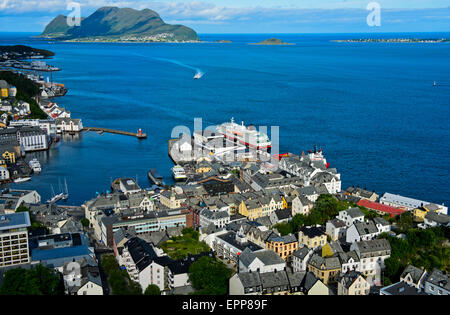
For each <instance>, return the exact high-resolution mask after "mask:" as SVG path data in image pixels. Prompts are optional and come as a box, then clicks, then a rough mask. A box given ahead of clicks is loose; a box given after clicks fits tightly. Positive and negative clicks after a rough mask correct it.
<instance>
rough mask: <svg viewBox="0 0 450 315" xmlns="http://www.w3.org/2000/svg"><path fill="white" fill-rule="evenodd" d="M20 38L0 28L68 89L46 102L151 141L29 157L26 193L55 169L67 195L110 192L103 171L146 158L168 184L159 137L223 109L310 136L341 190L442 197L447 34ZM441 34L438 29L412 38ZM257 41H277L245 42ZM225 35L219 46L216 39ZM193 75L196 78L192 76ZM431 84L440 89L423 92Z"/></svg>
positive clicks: (292, 139) (137, 173)
mask: <svg viewBox="0 0 450 315" xmlns="http://www.w3.org/2000/svg"><path fill="white" fill-rule="evenodd" d="M29 35H30V34H0V44H27V45H32V46H34V47H37V48H44V49H49V50H51V51H54V52H55V53H56V56H55V57H54V58H53V60H51V61H49V63H50V64H52V65H55V66H57V67H61V68H62V69H63V70H62V71H61V72H58V73H54V80H55V81H57V82H61V83H64V84H65V85H66V86H67V87H68V88H69V92H68V94H67V95H66V96H65V97H62V98H59V99H57V103H58V104H59V105H60V106H63V107H65V108H67V109H68V110H70V111H71V112H72V117H74V118H82V119H83V124H84V125H85V126H96V127H109V128H115V129H121V130H127V131H137V130H138V128H142V129H143V131H144V132H146V133H147V134H148V136H149V138H148V139H147V140H143V141H139V140H137V139H135V138H132V137H126V136H119V135H110V134H103V135H99V134H97V133H92V132H90V133H82V134H81V135H80V137H79V138H73V139H72V138H71V137H67V138H65V139H64V140H63V141H62V142H61V143H60V144H58V145H57V146H55V147H53V148H52V149H51V150H50V151H49V152H41V153H38V154H37V156H38V158H39V159H40V160H41V161H43V162H44V163H43V172H42V174H40V175H38V176H35V177H33V179H32V181H30V182H28V183H24V184H20V185H13V186H15V187H22V188H33V189H37V190H38V191H39V192H40V193H41V195H42V196H43V199H47V198H49V197H50V195H51V185H53V186H54V188H55V190H57V189H58V181H59V180H61V181H62V180H63V179H64V178H67V183H68V186H69V191H70V199H69V201H68V204H73V205H77V204H81V203H82V202H84V201H86V200H88V199H90V198H92V197H94V196H95V193H96V192H101V191H106V190H107V189H109V185H110V182H111V179H114V178H117V177H125V176H127V177H137V178H138V182H139V184H140V185H141V186H143V187H148V186H150V184H149V183H148V180H147V177H146V172H147V171H148V169H149V168H151V167H156V168H157V169H158V170H159V172H160V173H161V175H163V176H164V177H165V178H166V179H167V181H169V179H170V175H171V174H170V168H171V167H172V166H173V164H172V162H171V160H170V159H169V157H168V155H167V141H168V140H169V139H170V137H171V130H172V128H173V127H175V126H177V125H186V126H189V127H190V128H191V129H193V121H194V118H195V117H201V118H203V123H204V125H209V124H220V123H222V122H224V121H228V120H229V119H230V118H231V117H234V118H235V119H236V120H237V121H239V122H240V121H241V120H243V121H244V122H245V123H246V124H250V123H252V124H254V125H256V126H269V127H270V126H279V128H280V152H293V153H301V152H302V150H305V151H307V150H309V149H311V148H312V147H313V145H314V144H317V145H318V146H319V147H321V148H322V149H323V151H324V154H325V156H326V158H327V160H328V162H330V164H331V167H336V168H337V169H338V171H339V172H340V173H341V178H342V181H343V188H344V189H345V188H347V187H348V186H349V185H359V186H361V187H366V188H367V189H370V190H375V191H377V192H378V193H380V194H383V193H384V192H391V193H398V194H402V195H405V196H409V197H412V198H418V199H421V200H425V201H430V202H436V203H445V204H448V203H449V202H450V188H449V187H450V186H449V185H448V181H449V179H450V176H449V175H450V127H449V121H450V119H449V118H450V109H449V105H450V101H449V100H450V43H446V44H445V43H442V44H383V43H335V42H331V41H330V40H333V39H350V38H361V37H375V36H377V37H406V36H411V34H378V35H374V34H365V35H361V34H353V35H352V34H315V35H314V34H307V35H306V34H296V35H291V34H270V35H267V34H266V35H265V34H239V35H238V34H204V35H200V38H201V39H202V40H204V41H209V42H206V43H200V44H198V43H197V44H104V43H58V42H55V43H51V42H47V41H36V40H32V39H30V38H29V37H28V36H29ZM412 36H414V37H424V38H436V37H447V38H449V37H450V34H448V33H447V34H412ZM269 37H278V38H280V39H282V40H283V41H287V42H290V43H295V45H289V46H258V45H249V43H256V42H259V41H261V40H264V39H266V38H269ZM222 39H229V40H231V41H232V43H231V44H219V43H214V41H215V40H222ZM197 71H201V72H203V73H204V76H203V78H202V79H200V80H193V76H194V74H195V73H196V72H197ZM433 81H436V82H438V84H439V86H438V87H434V86H433Z"/></svg>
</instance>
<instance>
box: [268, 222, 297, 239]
mask: <svg viewBox="0 0 450 315" xmlns="http://www.w3.org/2000/svg"><path fill="white" fill-rule="evenodd" d="M273 228H274V229H277V230H278V232H280V234H281V236H284V235H288V234H291V233H292V232H293V229H292V224H291V223H290V222H281V223H277V224H275V225H274V226H273Z"/></svg>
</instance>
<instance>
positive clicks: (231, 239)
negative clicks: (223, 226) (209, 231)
mask: <svg viewBox="0 0 450 315" xmlns="http://www.w3.org/2000/svg"><path fill="white" fill-rule="evenodd" d="M217 238H218V239H221V240H222V241H224V242H225V243H228V244H230V245H231V246H233V247H235V248H237V249H238V250H240V251H241V252H242V251H244V250H245V249H246V248H249V249H250V250H251V251H257V250H261V249H262V247H261V246H258V245H256V244H255V243H253V242H251V241H246V242H243V243H241V242H238V241H237V240H236V232H233V231H230V232H228V233H225V234H222V235H218V236H217Z"/></svg>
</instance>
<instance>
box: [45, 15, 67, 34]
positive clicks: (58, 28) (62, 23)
mask: <svg viewBox="0 0 450 315" xmlns="http://www.w3.org/2000/svg"><path fill="white" fill-rule="evenodd" d="M70 28H71V27H70V26H69V25H67V17H66V16H64V15H61V14H60V15H58V16H57V17H56V18H54V19H53V20H52V21H51V22H50V23H49V24H48V25H47V26H46V27H45V29H44V32H43V33H42V34H41V36H46V37H60V36H64V35H66V32H67V31H68V30H69V29H70Z"/></svg>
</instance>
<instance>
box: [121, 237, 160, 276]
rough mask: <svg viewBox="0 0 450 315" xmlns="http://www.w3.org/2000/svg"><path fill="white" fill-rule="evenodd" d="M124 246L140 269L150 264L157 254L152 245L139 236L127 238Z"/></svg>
mask: <svg viewBox="0 0 450 315" xmlns="http://www.w3.org/2000/svg"><path fill="white" fill-rule="evenodd" d="M124 246H125V248H126V249H127V250H128V252H129V253H130V256H131V258H132V259H133V262H134V263H135V264H136V267H137V268H138V269H139V270H141V271H142V270H144V269H145V268H146V267H147V266H148V265H150V264H151V262H152V260H153V259H154V258H155V257H156V256H157V255H156V253H155V251H154V249H153V247H152V246H150V245H149V244H148V243H147V242H145V241H144V240H142V239H141V238H139V237H133V238H131V239H129V240H128V241H127V242H126V243H125V244H124Z"/></svg>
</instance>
